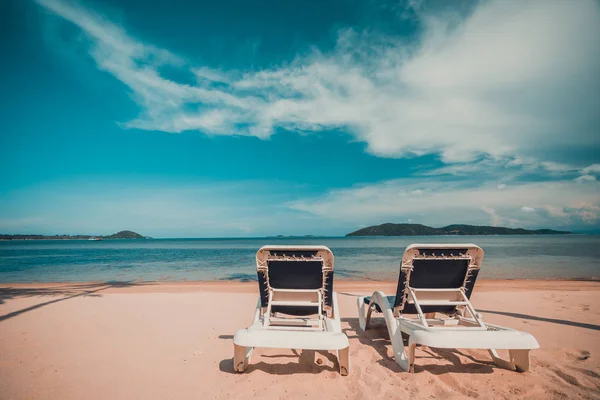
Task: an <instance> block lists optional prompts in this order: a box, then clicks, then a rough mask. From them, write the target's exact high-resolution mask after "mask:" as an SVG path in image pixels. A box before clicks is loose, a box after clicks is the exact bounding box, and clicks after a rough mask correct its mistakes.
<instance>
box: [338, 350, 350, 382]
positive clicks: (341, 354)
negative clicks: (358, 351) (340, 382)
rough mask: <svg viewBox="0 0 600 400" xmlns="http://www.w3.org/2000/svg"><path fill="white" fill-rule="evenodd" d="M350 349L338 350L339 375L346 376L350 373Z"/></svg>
mask: <svg viewBox="0 0 600 400" xmlns="http://www.w3.org/2000/svg"><path fill="white" fill-rule="evenodd" d="M349 353H350V347H346V348H345V349H341V350H338V363H339V364H340V375H342V376H347V375H348V374H349V373H350V354H349Z"/></svg>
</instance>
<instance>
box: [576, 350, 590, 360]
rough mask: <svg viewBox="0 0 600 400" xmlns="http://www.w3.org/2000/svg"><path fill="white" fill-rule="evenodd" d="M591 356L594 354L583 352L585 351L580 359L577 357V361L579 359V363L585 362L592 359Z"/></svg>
mask: <svg viewBox="0 0 600 400" xmlns="http://www.w3.org/2000/svg"><path fill="white" fill-rule="evenodd" d="M591 355H592V354H591V353H590V352H589V351H587V350H583V351H582V352H581V354H580V355H579V357H577V359H578V360H579V361H585V360H587V359H588V358H590V356H591Z"/></svg>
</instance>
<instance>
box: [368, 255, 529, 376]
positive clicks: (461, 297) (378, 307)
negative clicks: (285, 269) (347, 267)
mask: <svg viewBox="0 0 600 400" xmlns="http://www.w3.org/2000/svg"><path fill="white" fill-rule="evenodd" d="M482 261H483V250H482V249H481V248H479V247H477V246H475V245H473V244H447V245H441V244H434V245H424V244H414V245H411V246H409V247H408V248H407V249H406V251H405V253H404V257H403V258H402V264H401V266H400V277H399V279H398V288H397V290H396V295H395V296H386V295H385V294H384V293H383V292H381V291H377V292H375V293H373V295H372V296H370V297H359V298H358V315H359V323H360V328H361V329H362V330H363V331H364V330H366V329H368V327H369V321H370V318H371V313H372V312H374V311H375V312H380V313H383V316H384V318H385V322H386V325H387V328H388V332H389V335H390V340H391V342H392V348H393V351H394V357H395V359H396V362H397V363H398V365H399V366H400V367H401V368H402V369H403V370H405V371H408V372H414V365H415V347H416V346H417V345H421V346H428V347H434V348H452V349H459V348H469V349H487V350H488V351H489V353H490V355H491V357H492V359H493V360H494V362H495V363H496V364H497V365H498V366H501V367H503V368H507V369H510V370H517V371H519V372H525V371H527V370H528V369H529V351H530V350H532V349H537V348H539V345H538V342H537V341H536V340H535V338H534V337H533V336H531V335H530V334H528V333H525V332H520V331H517V330H514V329H510V328H505V327H502V326H497V325H492V324H488V323H485V322H483V320H482V316H481V315H480V314H478V313H477V312H476V311H475V309H474V308H473V306H472V305H471V302H470V300H469V298H470V296H471V293H472V292H473V287H474V285H475V280H476V279H477V275H478V273H479V269H480V267H481V262H482ZM403 336H404V338H403ZM406 337H407V343H406V345H407V347H408V354H407V351H406V350H405V341H404V340H405V339H406ZM500 349H504V350H508V352H509V360H504V359H502V358H500V356H499V355H498V352H497V350H500Z"/></svg>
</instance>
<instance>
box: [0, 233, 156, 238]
mask: <svg viewBox="0 0 600 400" xmlns="http://www.w3.org/2000/svg"><path fill="white" fill-rule="evenodd" d="M102 239H150V237H148V236H142V235H140V234H139V233H136V232H133V231H121V232H118V233H115V234H113V235H108V236H100V235H51V236H47V235H8V234H0V240H102Z"/></svg>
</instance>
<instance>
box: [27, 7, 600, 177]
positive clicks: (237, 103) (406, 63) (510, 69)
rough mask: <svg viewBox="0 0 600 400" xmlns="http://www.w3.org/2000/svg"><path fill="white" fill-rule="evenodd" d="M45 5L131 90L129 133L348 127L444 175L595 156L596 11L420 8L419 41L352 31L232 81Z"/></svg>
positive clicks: (78, 12)
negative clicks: (494, 161)
mask: <svg viewBox="0 0 600 400" xmlns="http://www.w3.org/2000/svg"><path fill="white" fill-rule="evenodd" d="M37 1H38V3H39V4H40V5H42V6H43V7H45V8H46V9H48V10H50V11H52V12H53V13H55V14H56V15H59V16H61V17H62V18H64V19H66V20H68V21H70V22H72V23H74V24H76V25H77V26H78V27H79V28H81V30H82V31H83V32H85V33H86V34H87V35H88V37H89V38H90V40H91V43H92V46H91V50H90V54H91V56H92V57H93V58H94V60H95V61H96V63H97V64H98V67H99V68H100V69H102V70H105V71H108V72H109V73H111V74H113V75H114V76H115V77H116V78H117V79H119V80H121V81H122V82H123V83H125V84H126V85H127V86H129V88H130V89H131V91H132V93H133V97H134V98H135V100H136V101H137V102H138V103H139V104H140V106H141V109H142V111H141V114H140V115H139V116H138V118H136V119H134V120H132V121H129V122H127V123H125V124H124V126H126V127H131V128H138V129H148V130H162V131H166V132H181V131H184V130H200V131H202V132H205V133H207V134H213V135H252V136H257V137H260V138H266V137H269V136H270V135H272V134H273V132H274V130H275V129H276V128H277V127H281V128H285V129H289V130H302V131H318V130H324V129H329V128H336V127H345V128H347V129H348V130H349V131H350V132H351V133H352V134H353V135H355V137H356V138H357V139H359V140H362V141H364V142H365V143H367V145H368V151H369V152H371V153H373V154H376V155H379V156H384V157H397V156H405V155H410V154H426V153H440V154H441V155H442V157H443V160H445V161H447V162H457V161H470V160H473V159H474V157H476V156H477V155H479V154H489V155H492V156H493V157H499V156H503V157H504V156H506V155H510V156H512V157H514V155H515V154H521V153H523V154H535V153H536V152H539V151H542V150H543V149H546V148H549V147H553V148H561V147H564V146H565V145H567V144H568V145H575V146H577V145H580V146H581V145H590V144H593V145H597V144H598V139H597V138H595V134H596V133H597V132H595V131H594V129H597V128H595V127H597V126H598V123H599V119H598V118H599V117H598V113H597V109H598V98H597V90H598V89H599V88H600V80H599V79H598V75H597V71H598V70H600V46H598V43H597V38H598V37H600V7H599V6H598V3H597V2H595V1H594V0H580V1H576V2H565V1H560V0H554V1H550V0H532V1H528V2H522V1H504V0H492V1H487V2H482V3H481V4H480V5H478V6H477V7H476V9H475V10H474V12H473V13H472V14H471V15H469V16H467V17H462V19H460V18H458V17H457V16H456V15H432V14H426V13H424V12H423V11H422V7H419V6H418V5H419V4H420V2H412V1H411V2H410V8H411V10H412V11H415V12H417V11H418V12H417V15H419V16H420V18H421V21H422V23H423V27H424V30H423V32H422V35H421V37H420V39H419V40H418V41H417V42H410V43H408V42H405V41H402V40H400V39H397V38H382V37H377V35H372V34H366V33H365V34H359V33H355V32H353V31H349V30H346V31H342V32H341V33H340V37H339V39H338V44H337V47H336V49H335V50H334V51H333V52H331V53H327V54H322V53H320V52H318V51H315V52H314V53H312V54H310V55H307V56H299V57H298V58H297V59H296V60H295V61H294V62H292V63H291V64H289V65H285V66H281V67H278V68H272V69H266V70H263V71H259V72H244V71H241V72H236V73H232V72H227V71H220V70H214V69H211V68H208V67H205V66H200V67H190V66H187V65H185V64H184V62H183V61H182V60H181V59H180V58H178V57H176V56H174V55H172V54H171V53H170V52H168V51H165V50H162V49H158V48H156V47H154V46H151V45H147V44H144V43H141V42H139V41H136V40H134V39H133V38H132V37H131V36H129V35H128V34H127V33H126V32H125V30H124V29H122V28H120V27H119V26H117V25H115V24H113V23H111V22H110V21H108V20H106V19H105V18H103V17H101V16H99V15H98V14H95V13H93V12H90V11H89V10H86V9H84V8H81V7H77V6H74V5H72V4H71V3H66V2H64V1H62V0H37ZM457 20H458V21H459V23H456V22H457ZM165 63H167V64H172V65H179V67H181V68H186V69H188V70H190V71H191V72H193V73H195V75H196V76H197V78H198V84H197V85H186V84H181V83H177V82H175V81H171V80H168V79H167V78H165V77H164V76H161V74H160V73H159V68H158V67H159V66H160V65H163V64H165ZM565 99H568V101H565ZM192 110H194V111H192ZM515 159H516V158H515ZM542 167H544V168H546V169H548V170H550V171H553V172H565V170H566V169H568V168H570V167H568V166H564V165H561V164H558V163H546V164H543V165H542Z"/></svg>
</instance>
